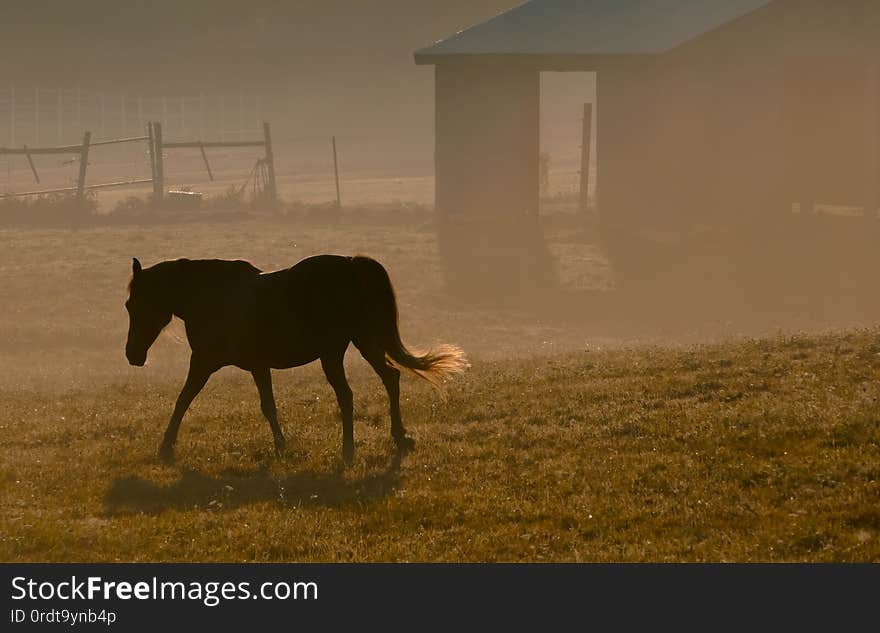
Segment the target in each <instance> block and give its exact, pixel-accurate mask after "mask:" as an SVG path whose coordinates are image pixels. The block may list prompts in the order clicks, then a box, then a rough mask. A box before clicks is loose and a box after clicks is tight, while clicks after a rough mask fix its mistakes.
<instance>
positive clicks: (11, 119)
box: [9, 84, 15, 147]
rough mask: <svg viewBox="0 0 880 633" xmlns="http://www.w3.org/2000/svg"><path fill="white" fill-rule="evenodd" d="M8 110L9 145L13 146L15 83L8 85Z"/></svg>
mask: <svg viewBox="0 0 880 633" xmlns="http://www.w3.org/2000/svg"><path fill="white" fill-rule="evenodd" d="M9 89H10V90H9V94H10V103H9V105H10V110H9V139H10V141H9V146H10V147H15V84H10V86H9Z"/></svg>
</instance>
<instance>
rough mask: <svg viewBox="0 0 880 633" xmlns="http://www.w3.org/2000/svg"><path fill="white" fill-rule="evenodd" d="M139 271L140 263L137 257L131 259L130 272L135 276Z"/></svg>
mask: <svg viewBox="0 0 880 633" xmlns="http://www.w3.org/2000/svg"><path fill="white" fill-rule="evenodd" d="M140 272H141V263H140V262H139V261H138V259H137V257H135V258H134V259H132V260H131V274H132V275H134V276H135V277H137V276H138V275H139V274H140Z"/></svg>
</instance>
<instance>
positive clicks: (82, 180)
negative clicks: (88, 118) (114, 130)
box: [76, 132, 92, 212]
mask: <svg viewBox="0 0 880 633" xmlns="http://www.w3.org/2000/svg"><path fill="white" fill-rule="evenodd" d="M91 142H92V133H91V132H86V133H85V134H83V142H82V149H81V150H80V153H79V178H78V179H77V181H76V204H77V207H78V208H79V210H80V212H82V211H84V210H85V196H86V170H87V169H88V167H89V145H90V144H91Z"/></svg>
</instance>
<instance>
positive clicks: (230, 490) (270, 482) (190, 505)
mask: <svg viewBox="0 0 880 633" xmlns="http://www.w3.org/2000/svg"><path fill="white" fill-rule="evenodd" d="M399 485H400V472H399V461H398V460H394V462H393V463H392V464H391V465H390V466H389V467H388V468H387V469H386V470H384V471H379V472H373V473H369V474H367V475H365V476H364V477H361V478H359V479H354V480H349V479H346V478H345V476H344V474H343V473H326V472H323V473H318V472H299V473H294V474H291V475H287V476H284V477H280V478H279V477H273V476H272V475H271V474H270V473H269V472H268V471H267V470H265V469H260V470H256V471H252V472H241V471H235V470H226V471H223V472H222V473H221V474H220V475H219V476H210V475H206V474H204V473H201V472H199V471H196V470H184V471H183V472H182V474H181V476H180V478H179V479H178V480H177V481H175V482H173V483H171V484H167V485H163V484H156V483H154V482H152V481H149V480H147V479H143V478H141V477H137V476H128V477H122V478H119V479H116V480H114V481H113V482H112V483H111V484H110V486H109V488H108V489H107V492H106V494H105V495H104V509H105V512H106V513H107V514H108V515H111V516H112V515H126V514H138V513H144V514H152V515H156V514H161V513H162V512H164V511H166V510H171V509H174V510H195V509H207V510H211V509H214V510H218V511H220V510H230V509H235V508H239V507H242V506H247V505H251V504H255V503H261V502H275V503H277V504H280V505H283V506H290V507H303V506H305V507H309V506H312V507H327V508H340V507H346V506H360V505H364V504H368V503H371V502H373V501H376V500H378V499H383V498H385V497H388V496H389V495H391V494H393V493H394V492H395V490H397V488H398V487H399Z"/></svg>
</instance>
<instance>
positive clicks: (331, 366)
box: [321, 348, 354, 464]
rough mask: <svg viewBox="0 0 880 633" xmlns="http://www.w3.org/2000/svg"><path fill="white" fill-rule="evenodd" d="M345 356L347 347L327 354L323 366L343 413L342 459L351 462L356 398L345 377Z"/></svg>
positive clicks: (322, 357) (322, 360)
mask: <svg viewBox="0 0 880 633" xmlns="http://www.w3.org/2000/svg"><path fill="white" fill-rule="evenodd" d="M344 358H345V348H343V349H342V350H341V351H335V352H333V353H330V354H325V355H324V356H321V367H323V368H324V375H325V376H326V377H327V382H329V383H330V386H331V387H333V391H335V392H336V401H337V402H338V403H339V411H340V413H341V414H342V460H343V461H344V462H345V463H346V464H351V461H352V458H353V457H354V399H353V396H352V393H351V387H350V386H349V385H348V379H346V377H345V366H344V365H343V363H342V361H343V359H344Z"/></svg>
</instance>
